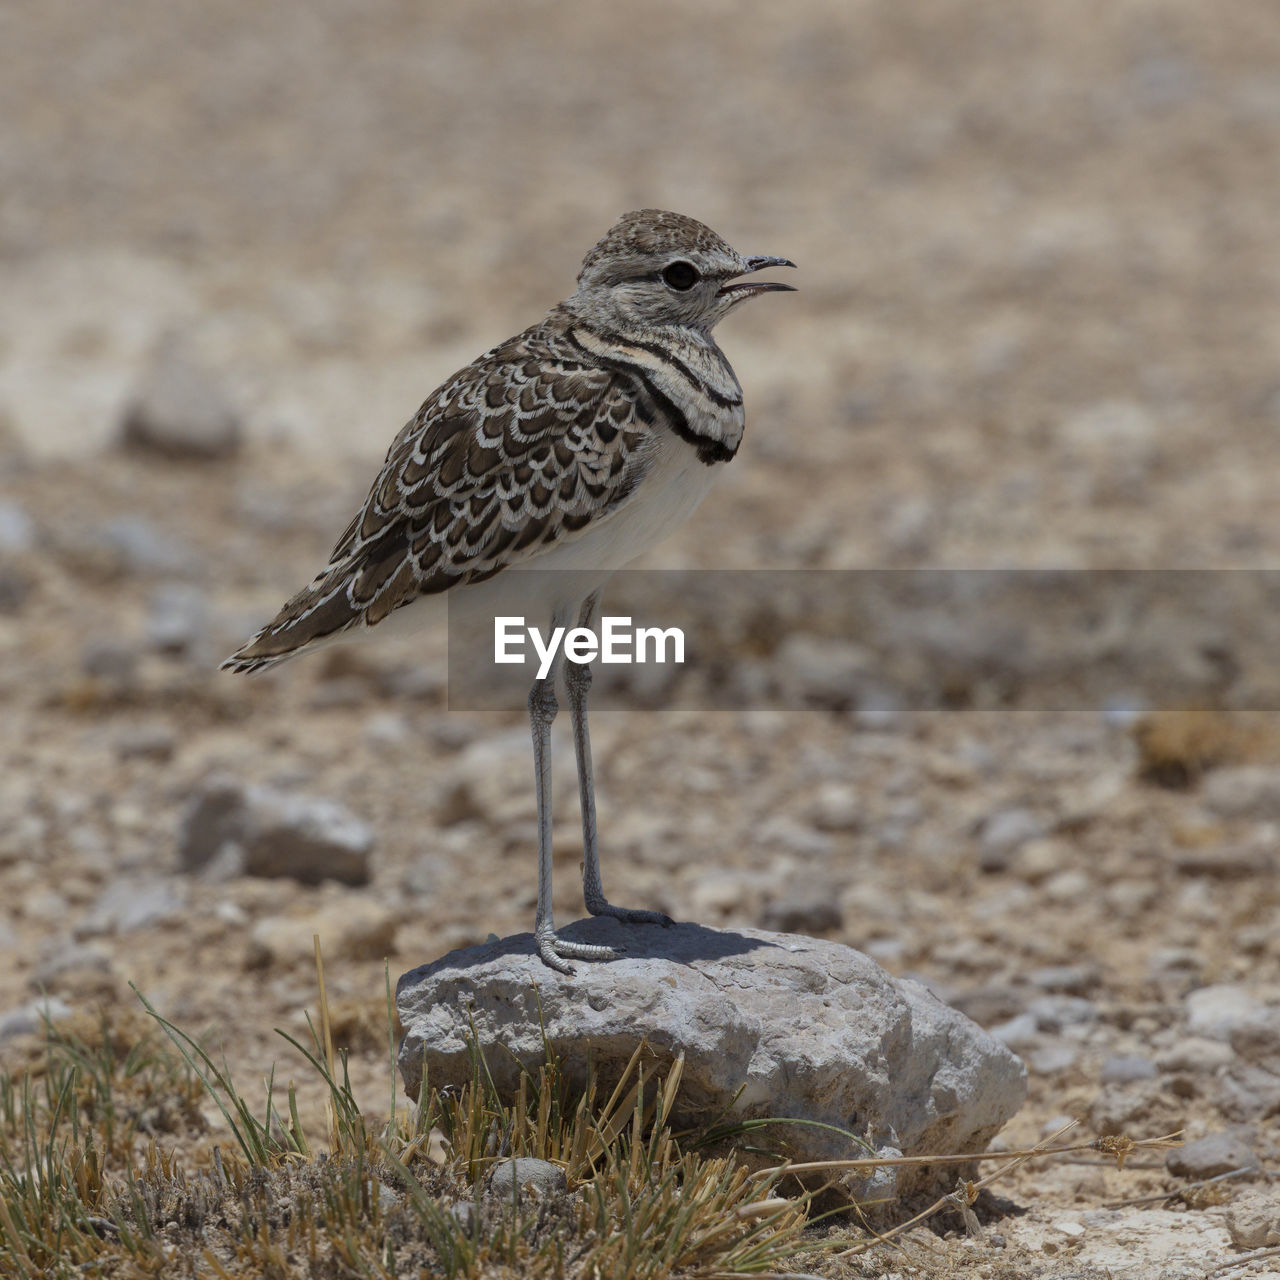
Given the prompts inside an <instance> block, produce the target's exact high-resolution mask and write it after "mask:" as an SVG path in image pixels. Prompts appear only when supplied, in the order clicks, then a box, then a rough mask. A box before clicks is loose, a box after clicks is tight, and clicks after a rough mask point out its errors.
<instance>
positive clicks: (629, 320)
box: [570, 209, 795, 332]
mask: <svg viewBox="0 0 1280 1280" xmlns="http://www.w3.org/2000/svg"><path fill="white" fill-rule="evenodd" d="M794 266H795V263H794V262H790V261H788V260H787V259H786V258H774V257H769V256H766V255H756V256H753V257H744V256H743V255H742V254H740V253H739V252H738V251H737V250H736V249H734V248H732V246H730V245H728V244H726V243H725V241H724V240H722V239H721V238H720V237H719V236H718V235H716V233H715V232H714V231H712V230H711V228H710V227H707V226H704V225H703V224H702V223H701V222H696V221H695V220H694V219H693V218H687V217H685V216H684V215H683V214H680V213H667V212H666V211H665V210H662V209H639V210H637V211H636V212H635V213H625V214H623V215H622V217H621V218H619V219H618V221H617V222H615V223H614V224H613V226H612V227H610V228H609V230H608V231H607V232H606V233H605V235H604V237H603V238H602V239H601V240H600V241H599V242H598V243H597V244H596V245H595V246H594V247H593V248H592V250H591V252H590V253H588V254H587V256H586V258H584V259H583V262H582V270H581V271H580V272H579V273H578V291H577V293H575V294H574V295H573V297H572V298H571V299H570V304H571V305H572V307H573V308H574V310H575V311H577V312H578V313H579V314H580V315H582V316H583V317H584V318H585V319H589V320H595V321H596V322H598V323H600V324H602V325H604V326H606V327H621V328H626V329H632V328H636V327H640V328H659V327H663V326H666V325H684V326H687V327H690V328H695V329H701V330H704V331H706V332H709V331H710V330H711V329H713V328H714V327H715V326H716V325H717V324H718V323H719V322H720V321H721V320H722V319H724V317H725V316H727V315H728V314H729V312H730V311H732V310H733V308H734V307H736V306H737V305H738V304H739V303H740V302H742V301H743V300H744V299H746V298H754V297H756V296H757V295H758V294H761V293H772V292H776V291H782V290H791V289H792V287H793V286H791V285H789V284H780V283H778V282H777V281H774V280H744V279H742V277H743V276H748V275H751V274H752V273H753V272H756V271H763V270H764V269H765V268H766V267H794Z"/></svg>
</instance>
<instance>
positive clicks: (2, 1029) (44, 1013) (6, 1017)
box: [0, 996, 71, 1044]
mask: <svg viewBox="0 0 1280 1280" xmlns="http://www.w3.org/2000/svg"><path fill="white" fill-rule="evenodd" d="M70 1016H71V1006H70V1005H69V1004H67V1003H66V1001H64V1000H59V999H58V998H57V997H56V996H46V997H43V998H41V999H39V1000H32V1001H30V1002H28V1003H27V1004H24V1005H22V1006H20V1007H19V1008H17V1009H12V1010H10V1011H9V1012H8V1013H6V1014H2V1015H0V1044H3V1043H4V1042H5V1041H6V1040H12V1039H13V1038H14V1037H15V1036H31V1035H40V1034H42V1033H43V1031H44V1028H45V1024H46V1023H48V1022H61V1021H62V1020H63V1019H64V1018H69V1017H70Z"/></svg>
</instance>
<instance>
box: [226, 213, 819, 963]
mask: <svg viewBox="0 0 1280 1280" xmlns="http://www.w3.org/2000/svg"><path fill="white" fill-rule="evenodd" d="M793 265H794V264H793V263H791V262H789V261H788V260H787V259H786V258H776V257H769V256H751V257H744V256H743V255H742V254H740V253H738V252H737V251H736V250H735V249H733V248H731V247H730V246H729V245H728V244H727V243H726V242H725V241H724V240H722V239H721V238H720V237H719V236H718V235H716V233H715V232H714V231H712V230H711V229H710V228H709V227H706V226H703V224H702V223H700V222H696V221H694V219H692V218H688V217H685V216H683V215H682V214H677V213H667V212H664V211H662V210H658V209H641V210H639V211H638V212H635V213H628V214H626V215H624V216H623V217H622V218H620V219H619V220H618V222H616V223H615V224H614V225H613V226H612V227H611V228H610V229H609V231H608V232H607V233H606V234H605V236H604V237H603V239H601V240H600V242H599V243H598V244H596V245H595V247H594V248H593V249H592V250H591V251H590V253H588V254H587V256H586V258H585V259H584V261H583V263H582V270H581V271H580V272H579V274H578V287H577V289H576V290H575V292H574V293H573V295H572V296H571V297H569V298H566V299H565V301H564V302H561V303H559V304H558V305H556V306H554V307H552V308H551V310H550V311H549V312H547V314H546V316H545V317H544V318H543V319H542V320H541V321H539V322H538V323H537V324H536V325H534V326H533V327H532V328H530V329H526V330H525V331H524V332H523V333H521V334H518V335H517V336H516V337H514V338H510V339H508V340H507V341H506V342H504V343H502V344H501V345H500V346H497V347H494V348H493V349H492V350H491V351H487V352H485V354H484V355H482V356H480V357H479V358H478V359H476V360H474V361H473V362H472V363H471V364H469V365H468V366H467V367H466V368H465V369H462V370H460V371H459V372H458V373H456V374H454V376H453V377H452V378H450V379H449V380H448V381H447V382H446V383H444V385H443V386H441V387H439V388H438V389H437V390H435V391H433V392H432V393H431V395H430V396H428V397H427V399H426V401H425V403H424V404H423V405H422V407H421V408H420V409H419V410H418V412H417V413H416V414H415V415H414V417H413V418H412V419H411V420H410V421H409V422H408V423H406V424H405V426H404V428H403V429H402V430H401V432H400V434H399V435H397V436H396V438H395V440H393V441H392V443H391V447H390V449H389V450H388V451H387V456H386V461H385V462H384V463H383V465H382V469H381V471H380V472H379V473H378V475H377V477H376V479H375V480H374V482H373V487H372V488H371V489H370V491H369V496H368V497H367V498H366V499H365V502H364V505H363V506H362V507H361V509H360V510H359V511H358V512H357V513H356V515H355V517H354V518H353V519H352V521H351V523H350V524H349V525H348V526H347V528H346V530H345V532H344V533H343V534H342V536H341V537H340V538H339V539H338V542H337V545H336V546H335V547H334V549H333V552H332V554H331V555H330V557H329V561H328V563H327V564H326V565H325V567H324V568H323V569H321V571H320V572H319V573H318V574H317V575H316V576H315V578H313V579H312V581H311V583H310V584H309V585H308V586H306V587H304V588H303V589H302V590H301V591H299V592H298V594H297V595H295V596H294V597H293V598H292V599H291V600H289V601H288V602H287V603H286V604H285V605H284V606H283V608H281V610H280V612H279V613H278V614H277V615H276V616H275V618H273V619H272V620H271V621H270V622H269V623H268V624H267V625H266V626H265V627H263V629H262V630H261V631H259V632H258V634H257V635H255V636H254V637H253V639H251V640H250V641H249V642H248V643H247V644H245V645H244V646H243V647H242V648H241V649H239V650H238V651H237V652H236V653H234V654H233V655H232V656H231V657H230V658H228V659H227V660H226V662H224V663H223V666H224V667H226V668H229V669H230V670H233V671H257V670H260V669H262V668H264V667H269V666H273V665H275V664H276V663H279V662H283V661H285V660H286V659H288V658H292V657H294V656H296V655H297V654H300V653H304V652H306V651H308V650H310V649H313V648H316V647H318V646H320V645H321V644H322V643H324V642H327V641H330V640H333V639H336V638H339V637H344V638H354V637H355V636H357V635H359V634H362V633H366V632H368V631H369V629H371V628H376V627H378V626H379V625H380V624H383V623H384V620H385V619H388V618H389V617H390V616H391V615H392V614H395V615H396V620H397V622H401V621H403V620H404V619H405V618H406V616H407V615H408V614H411V613H413V612H415V610H414V606H415V604H417V603H419V602H421V601H423V600H424V598H426V597H430V596H434V595H438V594H439V593H440V592H444V591H452V592H465V591H467V590H468V589H469V588H472V587H474V586H475V585H476V584H479V583H481V582H484V581H485V580H487V579H490V578H492V577H493V576H494V575H495V574H498V573H501V572H503V571H504V570H511V569H516V568H521V567H525V568H531V567H536V568H538V569H565V570H572V571H573V572H572V573H566V574H564V575H563V581H564V582H565V583H566V584H572V587H571V589H570V587H568V586H566V588H565V590H564V591H563V592H561V593H559V594H557V596H556V598H554V599H551V600H548V601H547V602H546V603H547V608H548V612H549V614H550V615H551V616H550V622H551V625H552V626H574V625H580V626H591V625H593V624H594V622H595V620H596V618H597V617H598V613H599V605H600V593H601V588H602V587H603V586H604V583H605V581H606V580H607V579H608V576H609V574H610V573H611V572H612V571H613V570H615V569H617V568H620V567H621V566H622V565H624V564H626V563H627V562H628V561H630V560H633V559H635V557H636V556H638V555H640V554H641V553H642V552H644V551H645V550H647V549H648V548H649V547H650V546H652V545H653V544H654V543H655V542H656V541H658V540H659V539H660V538H662V537H664V536H665V535H666V534H668V533H669V532H670V531H671V530H672V529H673V528H674V527H675V526H676V525H677V524H678V523H680V522H681V521H682V520H684V519H685V518H686V517H688V516H689V515H690V513H691V512H692V511H693V510H694V508H695V507H696V506H697V505H698V503H699V502H700V501H701V500H702V498H703V496H704V495H705V494H706V492H707V489H708V487H709V486H710V484H711V482H712V481H713V480H714V479H715V477H716V475H717V474H718V472H719V471H720V470H721V468H722V467H723V465H724V464H725V463H726V462H729V461H731V460H732V458H733V457H734V455H735V454H736V453H737V451H738V446H739V444H740V443H741V441H742V433H743V426H744V418H743V409H742V388H741V386H740V385H739V383H738V379H737V377H736V375H735V374H734V372H733V369H732V368H731V367H730V366H729V362H728V360H726V359H725V357H724V353H723V352H722V351H721V350H720V348H719V347H718V346H717V345H716V342H715V339H714V338H713V337H712V330H713V329H714V328H715V326H716V325H717V324H718V323H719V322H720V321H721V320H723V319H724V317H725V316H726V315H728V314H729V312H730V311H732V310H733V309H734V308H735V307H736V306H738V305H739V304H740V303H742V302H744V301H745V300H746V299H748V298H753V297H756V296H758V295H759V294H762V293H768V292H771V291H774V290H785V289H790V288H791V286H790V285H785V284H779V283H776V282H773V281H757V280H754V279H744V277H749V276H751V275H752V274H753V273H754V272H757V271H760V270H762V269H763V268H766V267H782V266H785V267H790V266H793ZM556 576H557V578H560V575H556ZM570 596H572V598H569V597H570ZM396 629H399V628H398V627H397V628H396ZM561 668H563V675H564V687H565V692H566V693H567V695H568V700H569V711H570V715H571V717H572V724H573V741H574V751H575V755H576V757H577V766H578V782H579V788H580V793H581V800H582V827H583V846H584V852H585V859H584V864H583V891H584V897H585V900H586V907H587V910H588V911H589V912H591V913H592V914H593V915H609V916H615V917H617V918H618V919H620V920H623V921H629V922H659V923H665V924H669V923H670V921H669V920H668V918H667V917H666V916H664V915H660V914H659V913H657V912H654V911H632V910H628V909H626V908H623V907H615V906H614V905H613V904H612V903H610V902H609V901H608V900H607V899H606V898H605V896H604V891H603V889H602V887H601V882H600V856H599V847H598V842H597V832H596V815H595V793H594V788H593V785H592V776H591V746H590V741H589V739H588V735H587V712H586V702H587V691H588V689H589V688H590V685H591V668H590V666H589V665H582V664H577V663H573V662H567V663H566V662H564V661H563V660H562V659H561V660H558V661H557V663H556V666H555V668H554V669H553V670H552V671H551V672H550V673H549V674H548V675H547V676H546V677H545V678H544V679H540V680H537V681H535V683H534V685H533V689H532V691H531V692H530V694H529V718H530V722H531V726H532V730H533V757H534V770H535V780H536V786H537V798H538V909H537V918H536V925H535V936H536V941H537V948H538V952H539V954H540V955H541V957H542V959H543V960H544V961H545V962H546V963H547V964H548V965H550V966H551V967H552V968H555V969H560V970H563V971H566V972H571V967H570V966H569V964H568V963H567V959H568V958H574V959H581V960H605V959H609V958H611V957H613V956H614V955H615V954H616V951H615V950H614V949H613V948H610V947H601V946H587V945H584V944H581V943H574V942H570V941H568V940H567V939H562V938H559V937H557V936H556V931H555V922H554V920H553V918H552V912H551V753H550V738H551V722H552V720H553V719H554V717H555V714H556V711H557V707H558V704H557V702H556V692H555V689H556V682H557V678H558V676H559V675H560V674H561Z"/></svg>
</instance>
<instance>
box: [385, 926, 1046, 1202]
mask: <svg viewBox="0 0 1280 1280" xmlns="http://www.w3.org/2000/svg"><path fill="white" fill-rule="evenodd" d="M561 936H563V937H565V938H567V939H571V940H573V941H577V942H591V943H604V944H617V945H623V946H625V947H626V954H625V955H624V956H622V957H620V958H619V959H617V960H614V961H611V962H609V963H606V964H579V965H578V966H577V972H576V973H575V974H573V975H571V976H566V975H562V974H559V973H556V972H554V971H552V970H549V969H548V968H547V967H546V966H545V965H543V964H542V963H541V962H540V961H539V960H538V959H537V958H536V956H535V954H534V953H533V940H532V938H531V937H530V935H528V934H521V935H518V936H516V937H513V938H507V939H503V940H500V941H495V942H493V943H490V944H486V945H482V946H479V947H473V948H468V949H467V950H465V951H459V952H453V953H451V954H450V955H447V956H444V957H443V958H442V959H440V960H437V961H436V962H435V963H434V964H431V965H426V966H423V967H422V968H419V969H415V970H412V971H411V972H409V973H407V974H405V975H404V976H403V977H402V978H401V979H400V982H399V984H398V987H397V997H396V999H397V1006H398V1009H399V1012H400V1019H401V1022H402V1023H403V1025H404V1028H405V1035H404V1039H403V1042H402V1045H401V1049H400V1055H399V1064H400V1071H401V1074H402V1076H403V1079H404V1084H405V1088H406V1090H407V1091H408V1093H409V1095H410V1096H411V1097H416V1096H417V1091H418V1088H419V1086H420V1083H421V1078H422V1072H423V1070H424V1068H425V1069H426V1070H427V1072H428V1074H429V1077H430V1079H431V1081H432V1084H433V1085H436V1086H443V1085H448V1084H462V1083H464V1082H465V1081H467V1080H469V1079H470V1078H471V1073H472V1069H473V1068H472V1062H471V1057H470V1052H469V1049H468V1038H469V1037H470V1036H471V1035H472V1028H473V1027H474V1029H475V1034H476V1035H477V1036H478V1038H479V1043H480V1046H481V1048H482V1049H483V1050H485V1051H486V1052H487V1051H489V1050H494V1052H492V1053H491V1054H490V1056H489V1067H490V1070H491V1072H492V1073H493V1075H494V1078H495V1080H496V1082H497V1083H498V1086H499V1088H502V1089H510V1088H513V1087H514V1084H515V1082H516V1080H517V1078H518V1070H519V1067H518V1064H519V1063H520V1062H523V1063H525V1064H527V1065H529V1066H536V1064H537V1063H539V1062H541V1061H542V1060H543V1057H544V1054H545V1051H546V1048H547V1047H548V1046H549V1047H550V1048H551V1049H552V1050H553V1051H554V1052H555V1053H557V1054H558V1055H559V1056H560V1057H561V1058H562V1060H563V1061H564V1063H565V1066H566V1070H567V1071H568V1073H569V1075H570V1078H577V1079H579V1080H580V1079H581V1078H582V1075H583V1073H584V1071H585V1068H586V1064H587V1061H588V1058H589V1057H590V1058H592V1059H593V1060H594V1062H595V1064H596V1066H597V1067H598V1069H599V1070H600V1073H601V1084H602V1086H603V1087H604V1088H605V1089H608V1088H611V1087H612V1082H615V1081H616V1080H617V1078H618V1076H619V1074H620V1073H621V1071H622V1069H623V1067H624V1066H625V1064H626V1062H627V1060H628V1059H629V1058H630V1056H631V1054H632V1052H633V1051H634V1050H635V1048H636V1046H637V1045H639V1044H640V1043H642V1042H645V1043H647V1044H648V1045H649V1047H650V1049H651V1051H652V1053H653V1056H654V1059H655V1061H654V1064H653V1065H654V1067H656V1068H657V1069H658V1070H662V1069H663V1068H664V1066H665V1065H668V1064H670V1063H671V1062H672V1061H674V1059H675V1057H676V1055H677V1054H681V1053H682V1054H684V1057H685V1065H684V1074H683V1087H682V1090H681V1093H680V1098H679V1100H678V1103H677V1115H676V1116H675V1120H676V1123H677V1124H685V1123H697V1122H698V1120H699V1119H703V1120H705V1119H707V1118H709V1117H711V1116H714V1115H717V1114H720V1113H721V1112H722V1111H724V1110H725V1109H732V1110H734V1111H735V1112H736V1114H738V1115H740V1116H741V1117H743V1118H750V1117H752V1116H760V1115H772V1116H785V1117H793V1118H796V1119H801V1120H817V1121H822V1122H825V1123H827V1124H834V1125H838V1126H840V1127H842V1128H849V1129H851V1130H852V1131H853V1132H855V1133H857V1134H859V1135H863V1136H867V1135H869V1136H871V1139H872V1141H879V1142H882V1143H883V1142H889V1143H890V1144H891V1145H893V1146H895V1147H896V1148H898V1149H900V1150H906V1151H911V1152H913V1153H914V1152H919V1153H921V1154H927V1153H930V1152H934V1151H954V1150H957V1149H960V1150H971V1149H979V1148H981V1146H982V1145H984V1144H985V1143H986V1142H987V1141H988V1140H989V1139H990V1138H991V1137H992V1136H993V1135H994V1134H995V1133H996V1132H997V1131H998V1130H999V1129H1000V1128H1001V1126H1002V1125H1003V1124H1004V1123H1005V1121H1006V1120H1008V1118H1009V1117H1010V1116H1011V1115H1013V1114H1014V1112H1016V1111H1017V1109H1018V1107H1019V1106H1020V1105H1021V1103H1022V1101H1023V1099H1024V1097H1025V1095H1026V1074H1025V1069H1024V1068H1023V1066H1022V1064H1021V1063H1020V1062H1019V1061H1018V1060H1017V1059H1016V1058H1015V1057H1014V1056H1013V1054H1012V1053H1010V1052H1009V1050H1008V1049H1007V1048H1005V1047H1004V1046H1003V1045H1001V1044H1000V1043H999V1042H998V1041H996V1040H994V1039H993V1038H992V1037H991V1036H989V1035H988V1034H987V1033H986V1032H984V1031H982V1030H981V1028H979V1027H978V1026H976V1025H975V1024H974V1023H972V1022H970V1021H969V1020H968V1019H966V1018H965V1017H963V1016H962V1015H960V1014H958V1013H956V1012H955V1011H954V1010H952V1009H949V1008H947V1007H946V1006H945V1005H943V1004H942V1003H941V1002H940V1001H939V1000H937V999H936V997H934V996H933V995H931V994H930V993H929V992H928V991H927V990H926V989H925V988H924V987H923V986H921V985H920V984H919V983H916V982H913V981H911V980H909V979H899V980H895V979H893V978H891V977H890V976H889V975H888V974H887V973H885V972H884V970H882V969H881V968H880V967H879V966H878V965H876V964H874V963H873V962H872V961H871V960H869V959H867V957H865V956H863V955H861V954H859V953H858V952H856V951H854V950H853V949H852V948H849V947H845V946H842V945H840V944H839V943H835V942H825V941H820V940H816V939H810V938H797V937H795V936H792V935H786V934H770V933H765V932H763V931H760V930H754V929H741V930H737V931H732V932H731V931H720V930H716V929H708V928H703V927H700V926H697V925H692V924H677V925H675V926H673V927H670V928H662V927H661V926H656V925H655V926H647V925H639V926H637V925H629V926H623V925H620V924H619V923H618V922H617V921H614V920H609V919H593V920H585V921H579V922H577V923H575V924H572V925H570V926H569V927H568V928H566V929H564V930H562V931H561ZM730 992H731V993H732V998H731V999H730V998H727V993H730ZM544 1036H545V1042H544ZM499 1045H500V1046H502V1049H501V1052H497V1051H496V1050H497V1046H499ZM744 1084H745V1089H744V1088H743V1086H744ZM740 1090H741V1093H740V1092H739V1091H740ZM785 1137H786V1140H787V1141H788V1142H789V1143H790V1144H791V1146H790V1149H791V1154H792V1155H793V1156H794V1158H796V1159H797V1160H807V1159H820V1158H824V1157H826V1158H831V1157H832V1156H834V1155H835V1154H836V1153H842V1154H847V1152H848V1151H849V1150H850V1145H849V1142H848V1140H847V1139H843V1138H841V1137H840V1136H839V1135H837V1134H832V1133H831V1132H829V1131H826V1130H822V1129H815V1128H810V1127H809V1126H799V1127H797V1128H796V1129H795V1130H794V1131H793V1130H787V1132H786V1135H785ZM935 1173H936V1171H935ZM900 1177H901V1186H902V1190H903V1192H904V1193H905V1192H907V1191H909V1190H913V1189H914V1187H915V1186H916V1185H918V1184H919V1183H920V1182H921V1181H923V1180H927V1179H928V1178H929V1177H930V1174H929V1173H928V1172H926V1171H924V1170H917V1169H911V1170H910V1171H908V1172H906V1173H904V1174H902V1175H900ZM942 1177H943V1181H944V1182H945V1183H946V1185H947V1186H952V1185H954V1180H955V1175H954V1171H953V1170H948V1171H947V1172H946V1173H945V1174H944V1175H942Z"/></svg>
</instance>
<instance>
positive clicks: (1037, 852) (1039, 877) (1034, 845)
mask: <svg viewBox="0 0 1280 1280" xmlns="http://www.w3.org/2000/svg"><path fill="white" fill-rule="evenodd" d="M1070 857H1071V846H1070V845H1069V844H1068V843H1067V842H1066V841H1065V840H1062V839H1059V838H1057V837H1056V836H1043V837H1041V838H1040V839H1038V840H1028V841H1027V842H1026V844H1024V845H1021V846H1020V847H1019V848H1018V849H1016V850H1014V851H1013V855H1012V858H1011V860H1010V863H1009V870H1010V871H1011V872H1012V873H1013V874H1014V875H1015V876H1017V877H1018V879H1019V880H1024V881H1025V882H1026V883H1027V884H1040V883H1041V881H1044V880H1048V879H1049V877H1050V876H1053V875H1056V874H1057V873H1058V872H1059V871H1061V870H1062V869H1063V866H1064V865H1065V864H1066V862H1067V861H1068V860H1069V859H1070Z"/></svg>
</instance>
